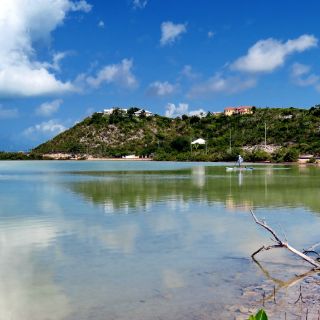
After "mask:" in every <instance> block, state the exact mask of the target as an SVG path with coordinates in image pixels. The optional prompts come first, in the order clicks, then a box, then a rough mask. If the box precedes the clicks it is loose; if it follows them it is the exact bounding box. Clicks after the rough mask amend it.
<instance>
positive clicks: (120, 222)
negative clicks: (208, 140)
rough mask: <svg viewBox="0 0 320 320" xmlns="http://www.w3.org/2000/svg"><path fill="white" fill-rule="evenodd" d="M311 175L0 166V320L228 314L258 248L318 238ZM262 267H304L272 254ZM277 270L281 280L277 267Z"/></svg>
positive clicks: (153, 166) (215, 167) (196, 168)
mask: <svg viewBox="0 0 320 320" xmlns="http://www.w3.org/2000/svg"><path fill="white" fill-rule="evenodd" d="M319 178H320V169H319V168H316V167H296V166H256V167H255V170H253V171H252V172H250V171H245V172H226V170H225V168H224V166H223V164H207V163H170V162H168V163H166V162H130V161H128V162H126V161H124V162H123V161H121V162H114V161H112V162H107V161H106V162H103V161H102V162H71V161H69V162H68V161H48V162H46V161H41V162H37V161H34V162H13V161H12V162H6V161H4V162H0V200H1V207H0V320H8V319H11V320H21V319H26V320H29V319H33V320H44V319H50V320H58V319H59V320H60V319H64V320H81V319H97V320H100V319H101V320H102V319H121V320H122V319H133V320H138V319H139V320H144V319H170V320H171V319H172V320H173V319H233V316H232V315H231V313H229V311H228V307H229V306H230V305H233V304H236V303H237V301H238V300H239V298H240V296H241V294H242V289H243V288H245V287H248V286H255V285H259V284H260V283H261V282H263V281H265V280H266V274H265V273H263V272H262V270H261V269H260V268H259V267H258V266H257V265H256V264H255V263H253V262H252V260H251V259H250V255H251V253H252V252H253V251H255V250H256V249H257V248H258V247H259V246H261V245H262V244H265V243H269V242H270V241H269V240H268V238H269V235H267V234H265V233H264V231H263V230H260V229H258V228H257V226H256V225H254V223H253V222H252V219H251V216H250V214H249V209H250V208H254V209H255V211H256V213H257V215H258V216H259V217H265V218H266V219H267V221H268V223H269V224H270V225H272V226H274V227H275V229H277V230H278V232H279V233H285V234H286V236H287V237H288V239H289V241H290V243H291V244H292V245H294V246H296V247H297V248H303V247H304V248H305V247H307V246H308V245H311V244H312V243H314V242H318V241H319V234H318V230H319V227H320V219H319V214H320V179H319ZM259 258H260V261H261V263H262V264H263V267H265V268H267V270H268V271H269V272H270V273H271V274H272V276H275V277H277V278H281V279H286V277H288V271H289V273H291V272H292V274H293V275H294V274H295V273H298V272H300V271H303V270H304V271H306V270H308V267H307V266H305V265H304V264H303V263H300V261H297V260H296V259H295V258H294V257H292V256H290V255H287V254H286V253H284V252H282V251H281V250H279V251H277V252H276V251H274V252H272V253H271V252H268V253H265V254H262V255H261V256H260V257H259ZM279 270H285V271H287V272H286V274H285V272H283V271H279Z"/></svg>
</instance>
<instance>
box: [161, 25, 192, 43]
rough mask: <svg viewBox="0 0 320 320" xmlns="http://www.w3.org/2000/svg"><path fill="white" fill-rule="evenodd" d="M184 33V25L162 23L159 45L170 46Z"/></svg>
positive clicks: (185, 29)
mask: <svg viewBox="0 0 320 320" xmlns="http://www.w3.org/2000/svg"><path fill="white" fill-rule="evenodd" d="M185 32H187V26H186V24H174V23H173V22H171V21H166V22H163V23H162V24H161V39H160V44H161V45H162V46H165V45H167V44H172V43H173V42H175V41H176V40H177V39H178V38H179V36H180V35H181V34H183V33H185Z"/></svg>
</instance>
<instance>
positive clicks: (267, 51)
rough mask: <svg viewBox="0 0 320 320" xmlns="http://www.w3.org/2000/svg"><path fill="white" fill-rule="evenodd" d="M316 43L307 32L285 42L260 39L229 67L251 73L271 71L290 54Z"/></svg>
mask: <svg viewBox="0 0 320 320" xmlns="http://www.w3.org/2000/svg"><path fill="white" fill-rule="evenodd" d="M317 43H318V39H317V38H316V37H314V36H313V35H307V34H305V35H302V36H300V37H299V38H296V39H293V40H288V41H286V42H282V41H279V40H276V39H273V38H269V39H266V40H260V41H258V42H257V43H255V44H254V45H253V46H252V47H251V48H250V49H249V50H248V53H247V55H245V56H243V57H240V58H239V59H237V60H236V61H235V62H234V63H233V64H232V65H231V69H232V70H237V71H244V72H251V73H258V72H271V71H273V70H275V69H276V68H278V67H280V66H282V65H283V64H284V62H285V59H286V58H287V57H288V56H289V55H290V54H293V53H296V52H303V51H305V50H308V49H310V48H313V47H316V46H317Z"/></svg>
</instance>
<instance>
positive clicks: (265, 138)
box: [264, 122, 267, 150]
mask: <svg viewBox="0 0 320 320" xmlns="http://www.w3.org/2000/svg"><path fill="white" fill-rule="evenodd" d="M264 149H265V150H266V149H267V123H266V122H265V123H264Z"/></svg>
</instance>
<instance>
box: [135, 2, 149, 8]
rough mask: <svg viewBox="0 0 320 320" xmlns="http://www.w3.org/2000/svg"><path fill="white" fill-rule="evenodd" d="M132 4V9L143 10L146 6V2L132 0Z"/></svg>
mask: <svg viewBox="0 0 320 320" xmlns="http://www.w3.org/2000/svg"><path fill="white" fill-rule="evenodd" d="M132 4H133V8H134V9H143V8H145V7H146V5H147V4H148V0H133V1H132Z"/></svg>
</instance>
